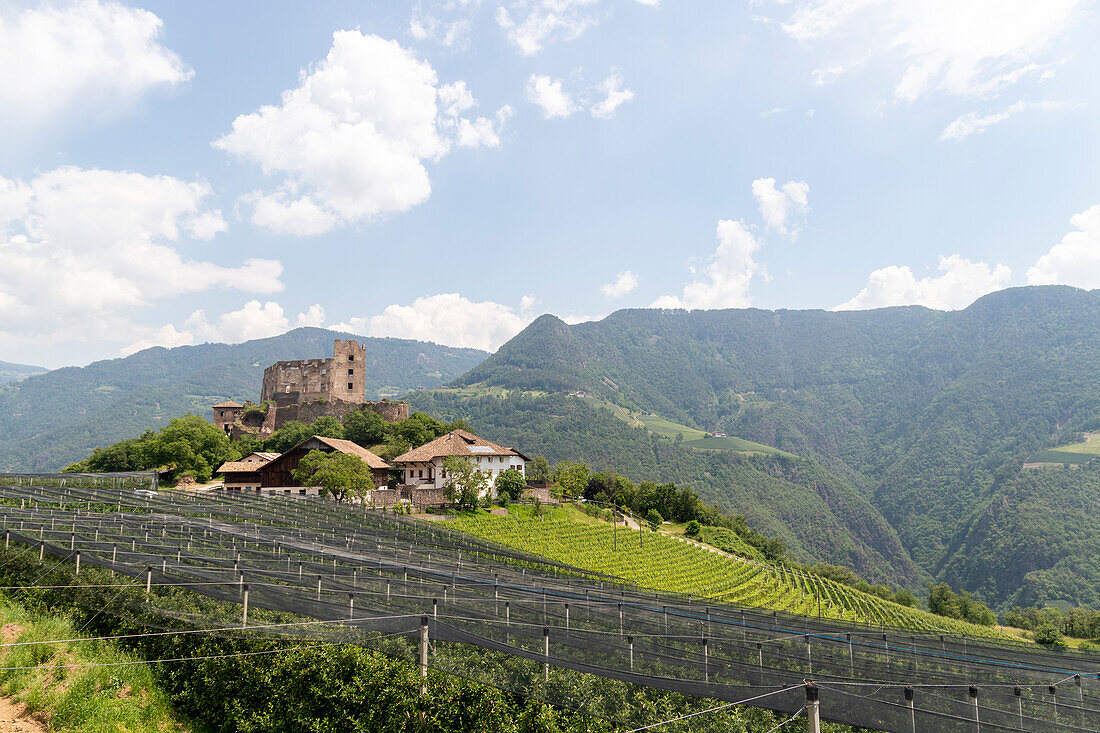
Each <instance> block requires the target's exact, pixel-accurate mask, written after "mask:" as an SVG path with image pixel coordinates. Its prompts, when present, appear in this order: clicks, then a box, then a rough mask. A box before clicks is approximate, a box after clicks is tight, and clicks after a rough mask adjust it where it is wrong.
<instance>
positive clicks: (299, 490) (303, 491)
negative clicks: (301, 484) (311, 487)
mask: <svg viewBox="0 0 1100 733" xmlns="http://www.w3.org/2000/svg"><path fill="white" fill-rule="evenodd" d="M298 493H299V494H301V495H302V496H305V495H306V490H305V489H298Z"/></svg>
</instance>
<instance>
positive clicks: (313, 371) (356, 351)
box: [260, 340, 367, 404]
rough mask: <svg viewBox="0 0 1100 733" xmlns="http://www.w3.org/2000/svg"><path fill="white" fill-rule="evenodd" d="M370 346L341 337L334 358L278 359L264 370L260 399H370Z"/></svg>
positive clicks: (281, 401) (335, 346)
mask: <svg viewBox="0 0 1100 733" xmlns="http://www.w3.org/2000/svg"><path fill="white" fill-rule="evenodd" d="M366 354H367V349H366V347H365V346H363V345H362V344H360V343H358V342H357V341H342V340H337V341H335V342H334V343H333V356H332V358H331V359H300V360H297V361H279V362H275V363H274V364H272V365H271V366H269V367H268V368H267V369H265V370H264V379H263V386H262V387H261V388H260V402H268V401H279V402H280V403H281V404H290V403H298V404H302V403H308V402H316V401H317V400H320V399H324V400H343V401H344V402H355V403H360V402H362V401H363V400H365V399H366V392H367V388H366V385H367V380H366V373H365V369H366V364H365V361H366Z"/></svg>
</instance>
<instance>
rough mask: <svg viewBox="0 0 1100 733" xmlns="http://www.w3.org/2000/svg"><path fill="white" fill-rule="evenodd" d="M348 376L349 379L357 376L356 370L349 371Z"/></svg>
mask: <svg viewBox="0 0 1100 733" xmlns="http://www.w3.org/2000/svg"><path fill="white" fill-rule="evenodd" d="M348 376H349V377H353V376H355V370H354V369H348Z"/></svg>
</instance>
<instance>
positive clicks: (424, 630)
mask: <svg viewBox="0 0 1100 733" xmlns="http://www.w3.org/2000/svg"><path fill="white" fill-rule="evenodd" d="M427 694H428V617H427V616H421V617H420V697H421V698H424V697H426V696H427Z"/></svg>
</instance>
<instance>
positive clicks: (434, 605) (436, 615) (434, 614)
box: [432, 598, 439, 618]
mask: <svg viewBox="0 0 1100 733" xmlns="http://www.w3.org/2000/svg"><path fill="white" fill-rule="evenodd" d="M432 618H439V601H437V600H436V599H434V598H433V599H432Z"/></svg>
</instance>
